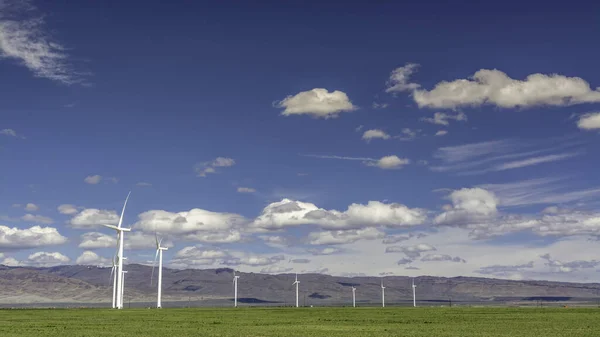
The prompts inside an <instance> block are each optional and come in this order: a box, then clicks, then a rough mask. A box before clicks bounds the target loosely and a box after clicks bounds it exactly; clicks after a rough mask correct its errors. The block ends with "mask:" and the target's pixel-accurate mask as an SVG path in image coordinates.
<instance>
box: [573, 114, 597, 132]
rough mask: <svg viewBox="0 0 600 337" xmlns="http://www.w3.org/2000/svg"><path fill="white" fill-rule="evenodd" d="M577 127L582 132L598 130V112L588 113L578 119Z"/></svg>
mask: <svg viewBox="0 0 600 337" xmlns="http://www.w3.org/2000/svg"><path fill="white" fill-rule="evenodd" d="M577 126H578V127H579V128H580V129H582V130H598V129H600V112H594V113H588V114H585V115H583V116H581V117H580V118H579V120H578V121H577Z"/></svg>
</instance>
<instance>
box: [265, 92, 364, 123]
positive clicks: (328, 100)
mask: <svg viewBox="0 0 600 337" xmlns="http://www.w3.org/2000/svg"><path fill="white" fill-rule="evenodd" d="M274 106H275V107H277V108H284V110H283V112H282V113H281V114H282V115H283V116H291V115H304V114H306V115H310V116H312V117H315V118H335V117H338V116H339V114H340V113H341V112H347V111H354V110H356V109H358V108H357V107H356V106H354V105H353V104H352V102H351V101H350V99H349V98H348V95H346V93H344V92H342V91H339V90H335V91H333V92H329V91H327V89H321V88H315V89H312V90H309V91H303V92H300V93H298V94H296V95H293V96H292V95H290V96H287V97H286V98H284V99H283V100H281V101H279V102H275V104H274Z"/></svg>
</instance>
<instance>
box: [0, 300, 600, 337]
mask: <svg viewBox="0 0 600 337" xmlns="http://www.w3.org/2000/svg"><path fill="white" fill-rule="evenodd" d="M0 336H3V337H9V336H10V337H12V336H19V337H25V336H170V337H175V336H265V337H266V336H344V337H351V336H428V337H429V336H437V337H439V336H453V337H459V336H460V337H465V336H479V337H482V336H511V337H512V336H535V337H554V336H556V337H565V336H569V337H578V336H590V337H591V336H600V309H571V308H542V309H534V308H521V309H518V308H393V307H391V308H239V309H162V310H156V309H130V310H127V309H125V310H122V311H115V310H107V309H79V310H78V309H55V310H46V309H18V310H0Z"/></svg>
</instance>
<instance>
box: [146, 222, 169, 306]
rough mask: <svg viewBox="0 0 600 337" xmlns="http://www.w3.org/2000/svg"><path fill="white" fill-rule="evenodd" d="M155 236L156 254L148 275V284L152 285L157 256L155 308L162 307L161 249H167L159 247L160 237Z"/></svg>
mask: <svg viewBox="0 0 600 337" xmlns="http://www.w3.org/2000/svg"><path fill="white" fill-rule="evenodd" d="M154 237H155V238H156V255H155V256H154V263H153V264H152V275H151V276H150V285H152V279H153V278H154V265H155V264H156V258H157V257H158V298H157V300H156V308H157V309H160V308H162V303H161V298H162V261H163V250H169V248H167V247H161V246H160V244H161V243H162V238H161V239H160V240H159V239H158V235H156V234H155V235H154Z"/></svg>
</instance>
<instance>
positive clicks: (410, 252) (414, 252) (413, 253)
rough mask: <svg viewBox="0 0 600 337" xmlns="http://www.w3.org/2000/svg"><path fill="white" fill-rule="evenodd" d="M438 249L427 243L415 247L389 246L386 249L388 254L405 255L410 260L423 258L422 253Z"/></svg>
mask: <svg viewBox="0 0 600 337" xmlns="http://www.w3.org/2000/svg"><path fill="white" fill-rule="evenodd" d="M436 250H437V249H436V248H435V247H433V246H430V245H428V244H426V243H419V244H417V245H414V246H388V247H386V249H385V252H386V253H404V255H406V256H407V257H408V258H410V259H416V258H418V257H420V256H421V253H424V252H430V251H436Z"/></svg>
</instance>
